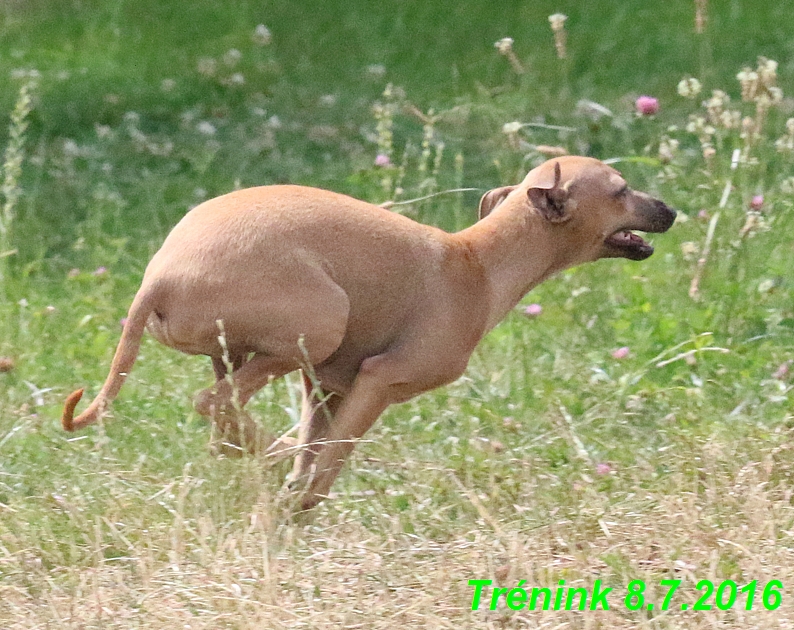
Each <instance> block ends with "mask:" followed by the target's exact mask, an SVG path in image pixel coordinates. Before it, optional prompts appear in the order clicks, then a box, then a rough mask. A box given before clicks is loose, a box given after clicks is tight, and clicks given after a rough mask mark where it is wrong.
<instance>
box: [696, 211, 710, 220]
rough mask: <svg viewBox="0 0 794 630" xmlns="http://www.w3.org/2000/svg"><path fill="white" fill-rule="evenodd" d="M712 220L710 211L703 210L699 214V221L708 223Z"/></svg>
mask: <svg viewBox="0 0 794 630" xmlns="http://www.w3.org/2000/svg"><path fill="white" fill-rule="evenodd" d="M710 218H711V215H709V211H708V210H705V209H704V210H701V211H700V212H698V219H700V220H701V221H708V220H709V219H710Z"/></svg>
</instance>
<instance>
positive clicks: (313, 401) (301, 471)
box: [290, 372, 342, 482]
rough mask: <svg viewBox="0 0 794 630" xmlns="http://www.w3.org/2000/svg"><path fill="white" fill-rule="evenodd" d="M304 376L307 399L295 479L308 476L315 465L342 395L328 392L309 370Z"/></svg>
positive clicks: (292, 477)
mask: <svg viewBox="0 0 794 630" xmlns="http://www.w3.org/2000/svg"><path fill="white" fill-rule="evenodd" d="M301 374H302V376H303V401H302V405H301V419H300V425H299V426H298V444H299V445H300V447H301V448H300V450H299V452H298V456H297V457H296V458H295V464H294V466H293V468H292V474H291V475H290V480H291V482H298V481H299V480H301V479H308V478H309V475H310V474H311V467H312V464H313V463H314V460H315V458H316V456H317V453H318V452H319V450H320V443H321V442H322V441H323V440H324V439H325V437H326V436H327V434H328V430H329V429H330V426H331V422H333V418H334V416H336V413H337V411H338V410H339V405H340V404H341V402H342V396H341V395H339V394H336V393H331V394H326V393H325V392H324V391H323V390H322V389H320V388H319V387H318V386H317V385H316V384H315V383H314V382H312V379H311V378H309V376H308V375H307V374H306V373H305V372H302V373H301Z"/></svg>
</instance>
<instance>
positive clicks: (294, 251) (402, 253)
mask: <svg viewBox="0 0 794 630" xmlns="http://www.w3.org/2000/svg"><path fill="white" fill-rule="evenodd" d="M480 219H481V221H479V222H478V223H476V224H475V225H473V226H472V227H470V228H468V229H465V230H463V231H462V232H459V233H457V234H448V233H446V232H443V231H441V230H439V229H436V228H433V227H430V226H427V225H422V224H419V223H416V222H415V221H412V220H411V219H408V218H406V217H404V216H401V215H399V214H395V213H393V212H390V211H388V210H384V209H383V208H379V207H377V206H374V205H371V204H369V203H365V202H363V201H357V200H356V199H352V198H350V197H346V196H344V195H339V194H336V193H333V192H328V191H325V190H318V189H314V188H304V187H299V186H264V187H260V188H250V189H247V190H240V191H236V192H233V193H230V194H228V195H223V196H222V197H218V198H216V199H212V200H210V201H207V202H205V203H203V204H201V205H200V206H198V207H197V208H195V209H193V210H192V211H191V212H189V213H188V214H187V215H186V216H185V217H184V218H183V219H182V220H181V221H180V222H179V224H177V226H176V227H175V228H174V229H173V231H172V232H171V234H169V236H168V238H166V240H165V242H164V243H163V246H162V248H161V249H160V251H158V252H157V254H155V256H154V258H153V259H152V261H151V262H150V263H149V266H148V267H147V269H146V273H145V275H144V278H143V284H142V285H141V288H140V290H139V291H138V293H137V295H136V296H135V299H134V300H133V303H132V306H131V307H130V311H129V315H128V318H127V324H126V326H125V327H124V333H123V334H122V337H121V342H120V343H119V347H118V349H117V350H116V355H115V357H114V358H113V364H112V366H111V370H110V375H109V376H108V378H107V381H106V382H105V384H104V386H103V387H102V390H101V391H100V392H99V395H98V396H97V397H96V398H95V399H94V401H93V402H92V403H91V405H90V406H89V407H88V409H87V410H86V411H84V412H83V413H82V414H80V415H79V416H78V417H77V418H74V419H73V412H74V408H75V406H76V405H77V402H78V401H79V400H80V397H81V396H82V393H83V390H78V391H76V392H74V393H73V394H71V395H70V396H69V398H68V399H67V402H66V406H65V409H64V413H63V426H64V428H65V429H66V430H67V431H73V430H75V429H79V428H82V427H84V426H86V425H88V424H91V423H92V422H95V421H96V420H97V418H98V417H99V416H100V414H101V413H102V412H103V411H104V410H105V409H106V407H107V406H108V404H109V403H110V401H111V400H113V398H114V397H115V396H116V394H117V393H118V391H119V389H120V388H121V385H122V383H123V382H124V379H125V378H126V376H127V374H128V373H129V371H130V369H131V368H132V365H133V363H134V361H135V358H136V356H137V353H138V348H139V345H140V341H141V335H142V334H143V330H144V327H146V328H148V329H149V331H150V332H151V334H152V335H153V336H154V337H155V338H156V339H157V340H158V341H160V342H161V343H164V344H166V345H168V346H171V347H172V348H176V349H177V350H181V351H182V352H187V353H189V354H205V355H208V356H210V357H211V358H212V364H213V367H214V368H215V374H216V377H217V382H216V383H215V385H214V386H213V387H212V388H209V389H207V390H204V391H203V392H201V394H199V396H198V399H197V403H196V409H197V410H198V412H199V413H201V414H203V415H207V416H212V417H213V419H214V420H215V421H216V422H218V423H219V424H220V425H221V428H222V429H223V430H225V431H227V432H228V433H229V434H231V439H233V440H237V441H238V443H239V442H240V441H246V444H247V445H248V446H251V445H253V446H254V447H258V446H261V445H260V444H259V441H260V439H259V437H258V436H257V432H256V425H255V423H253V421H252V420H251V419H250V418H248V417H247V416H246V415H245V414H244V412H241V411H240V409H241V407H242V405H245V403H246V402H247V401H248V399H249V398H251V396H253V395H254V394H255V393H256V392H257V391H259V389H261V388H262V387H263V386H265V385H266V384H267V383H268V382H269V381H270V380H271V379H274V378H278V377H280V376H283V375H284V374H286V373H288V372H291V371H293V370H296V369H298V368H300V367H301V366H304V367H307V364H311V366H312V367H313V372H314V376H313V378H314V383H315V386H313V385H312V382H313V381H312V380H311V379H310V378H309V377H308V376H307V375H305V374H304V388H305V395H304V408H303V416H302V420H301V426H300V429H299V441H300V442H301V444H303V445H306V446H305V448H303V449H301V451H300V454H299V455H298V457H297V459H296V462H295V468H294V470H293V480H297V481H302V482H303V483H304V484H306V485H307V488H306V493H305V495H304V497H303V503H302V506H303V507H304V508H309V507H311V506H313V505H315V504H316V503H318V502H319V501H320V500H321V499H322V498H323V497H324V496H325V495H327V493H328V491H329V489H330V488H331V484H332V483H333V481H334V479H335V478H336V476H337V475H338V474H339V471H340V469H341V468H342V465H343V463H344V461H345V459H346V458H347V456H348V455H349V454H350V452H351V451H352V450H353V448H354V445H355V441H356V440H358V439H359V438H360V437H361V436H362V435H364V433H365V432H366V431H367V430H368V429H369V428H370V427H371V426H372V424H373V423H374V422H375V420H376V419H377V418H378V416H380V414H381V413H382V412H383V410H384V409H386V407H388V406H389V405H391V404H393V403H399V402H403V401H406V400H408V399H410V398H412V397H414V396H416V395H417V394H421V393H422V392H425V391H428V390H430V389H433V388H435V387H439V386H440V385H444V384H446V383H449V382H451V381H454V380H455V379H457V378H458V377H459V376H460V375H461V374H462V373H463V371H464V370H465V368H466V365H467V363H468V361H469V357H470V355H471V354H472V352H473V350H474V348H475V346H476V345H477V343H478V342H479V341H480V339H482V337H483V335H484V334H485V333H486V332H488V331H489V330H490V329H491V328H492V327H493V326H495V325H496V324H497V323H498V322H499V321H500V320H501V319H502V318H503V317H504V316H505V315H506V314H507V313H508V312H509V311H510V310H511V309H512V308H514V307H515V306H516V304H517V303H518V302H519V300H520V299H521V298H522V297H523V296H524V295H525V294H526V293H527V292H528V291H529V290H530V289H532V288H533V287H534V286H536V285H537V284H539V283H540V282H542V281H543V280H545V279H546V278H548V277H549V276H550V275H552V274H553V273H555V272H557V271H560V270H562V269H565V268H567V267H571V266H573V265H578V264H580V263H583V262H587V261H593V260H597V259H599V258H607V257H623V258H630V259H633V260H642V259H645V258H647V257H648V256H650V255H651V254H652V253H653V248H652V247H651V246H650V245H648V244H647V243H646V242H645V241H644V240H643V239H642V238H640V237H639V236H636V235H634V234H632V233H631V232H630V231H629V230H643V231H646V232H664V231H665V230H667V229H668V228H669V227H670V226H671V225H672V224H673V220H674V219H675V212H674V211H673V210H671V209H669V208H668V207H667V206H666V205H665V204H664V203H662V202H661V201H658V200H655V199H653V198H651V197H650V196H648V195H646V194H644V193H640V192H634V191H632V190H631V189H629V188H628V186H627V184H626V182H625V180H624V179H623V178H622V177H621V175H620V173H618V172H617V171H616V170H614V169H613V168H611V167H609V166H607V165H605V164H603V163H602V162H599V161H598V160H595V159H592V158H585V157H573V156H571V157H561V158H558V159H554V160H550V161H548V162H546V163H544V164H542V165H541V166H539V167H537V168H536V169H534V170H532V171H531V172H530V173H529V174H528V175H527V176H526V178H525V179H524V181H523V182H522V183H521V184H518V185H516V186H507V187H504V188H498V189H496V190H492V191H490V192H488V193H486V194H485V195H484V196H483V198H482V200H481V201H480ZM219 321H222V326H223V329H224V331H225V339H226V344H227V346H228V351H227V353H228V359H229V361H227V364H231V366H232V367H233V377H232V378H228V377H227V368H226V367H225V365H226V364H225V363H224V361H223V359H222V357H223V350H222V347H221V344H220V343H219V324H218V322H219ZM299 340H300V341H299ZM232 380H233V385H232V383H231V381H232ZM318 382H319V383H320V387H321V390H322V391H321V392H320V391H317V390H318V388H317V387H316V384H317V383H318ZM314 398H317V399H319V398H324V399H325V400H324V403H323V404H317V403H315V402H313V399H314ZM233 399H235V400H234V401H233ZM235 409H236V410H237V411H235ZM240 424H242V425H243V428H242V435H240V430H239V425H240Z"/></svg>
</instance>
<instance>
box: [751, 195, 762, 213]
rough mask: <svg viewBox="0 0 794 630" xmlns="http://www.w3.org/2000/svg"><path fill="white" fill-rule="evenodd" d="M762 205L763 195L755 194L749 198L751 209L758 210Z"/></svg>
mask: <svg viewBox="0 0 794 630" xmlns="http://www.w3.org/2000/svg"><path fill="white" fill-rule="evenodd" d="M763 206H764V196H763V195H755V196H753V198H752V199H751V200H750V207H751V208H752V209H753V210H760V209H761V208H762V207H763Z"/></svg>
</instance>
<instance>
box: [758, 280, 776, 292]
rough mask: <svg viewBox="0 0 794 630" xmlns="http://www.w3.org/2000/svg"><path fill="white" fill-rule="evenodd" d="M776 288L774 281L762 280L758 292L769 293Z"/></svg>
mask: <svg viewBox="0 0 794 630" xmlns="http://www.w3.org/2000/svg"><path fill="white" fill-rule="evenodd" d="M774 288H775V281H774V280H769V279H767V280H761V282H759V283H758V292H759V293H769V292H771V291H772V289H774Z"/></svg>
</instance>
